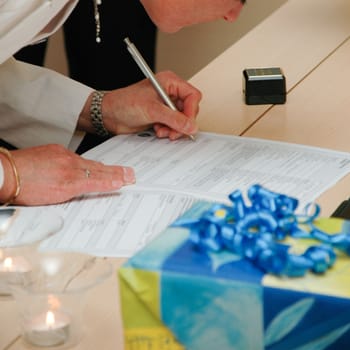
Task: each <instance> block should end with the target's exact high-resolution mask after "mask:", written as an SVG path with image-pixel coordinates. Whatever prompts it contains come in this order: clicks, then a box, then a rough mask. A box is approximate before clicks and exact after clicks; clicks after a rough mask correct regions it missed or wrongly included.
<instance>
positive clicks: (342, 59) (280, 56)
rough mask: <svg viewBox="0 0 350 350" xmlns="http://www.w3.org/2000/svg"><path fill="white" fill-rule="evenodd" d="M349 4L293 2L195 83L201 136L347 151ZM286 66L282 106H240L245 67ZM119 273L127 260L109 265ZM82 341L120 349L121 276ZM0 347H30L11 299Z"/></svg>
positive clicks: (330, 199)
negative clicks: (23, 338) (199, 98)
mask: <svg viewBox="0 0 350 350" xmlns="http://www.w3.org/2000/svg"><path fill="white" fill-rule="evenodd" d="M349 19H350V2H349V1H348V0H332V1H329V0H308V1H305V0H289V1H288V2H287V3H286V4H285V5H284V6H282V7H281V8H280V9H278V10H277V11H275V12H274V13H273V14H272V15H271V16H270V17H268V18H267V19H266V20H265V21H264V22H262V23H261V24H260V25H258V26H257V27H256V28H255V29H254V30H252V31H251V32H249V33H248V34H247V35H245V36H244V37H243V38H242V39H241V40H240V41H238V42H237V43H236V44H234V45H233V46H232V47H231V48H229V49H228V50H226V51H225V52H224V53H223V54H222V55H220V56H219V57H217V58H216V59H215V60H214V61H213V62H211V63H210V64H209V65H208V66H207V67H205V68H204V69H203V70H202V71H200V72H199V73H198V74H196V75H195V76H194V77H193V78H192V79H191V82H192V83H193V84H195V85H196V86H197V87H198V88H200V89H201V90H202V92H203V102H202V105H201V111H200V114H199V118H198V120H199V125H200V128H201V130H204V131H212V132H218V133H224V134H233V135H242V136H247V137H259V138H267V139H273V140H281V141H287V142H294V143H301V144H307V145H313V146H321V147H327V148H332V149H336V150H343V151H347V152H349V151H350V137H349V136H348V135H349V131H348V125H350V117H349V114H350V92H349V91H350V89H349V88H348V81H349V80H350V66H349V60H350V20H349ZM272 66H278V67H281V68H282V69H283V71H284V74H285V75H286V78H287V91H288V95H287V103H286V104H285V105H276V106H270V105H261V106H247V105H245V104H244V103H243V95H242V71H243V69H244V68H257V67H272ZM349 188H350V176H347V177H345V178H344V179H343V180H341V181H340V182H339V183H338V184H337V185H336V186H334V187H333V188H332V189H330V190H329V191H327V192H326V193H324V194H323V195H322V196H321V197H320V198H319V203H320V204H321V206H322V215H324V216H327V215H330V214H331V213H332V211H333V210H334V209H335V207H336V206H337V204H338V203H339V202H340V201H341V200H342V199H343V198H345V197H349V195H350V191H349ZM110 261H111V262H112V264H113V265H114V268H115V270H117V268H118V266H120V264H121V263H122V262H123V259H110ZM84 319H85V324H86V332H85V336H84V338H83V339H82V341H81V342H80V344H79V345H77V346H76V347H75V349H79V350H80V349H81V350H83V349H84V350H90V349H91V350H95V349H104V350H112V349H113V350H114V349H122V348H123V336H122V324H121V316H120V305H119V296H118V285H117V277H116V274H114V275H113V276H111V277H110V278H109V279H108V280H107V281H106V282H104V283H102V284H101V285H99V286H97V287H95V288H94V289H93V290H91V291H90V293H89V295H88V299H87V305H86V308H85V317H84ZM0 324H1V327H0V349H3V350H5V349H6V350H18V349H28V348H27V347H25V346H24V345H23V343H22V341H21V339H20V336H19V329H18V325H17V319H16V308H15V303H14V301H11V300H0Z"/></svg>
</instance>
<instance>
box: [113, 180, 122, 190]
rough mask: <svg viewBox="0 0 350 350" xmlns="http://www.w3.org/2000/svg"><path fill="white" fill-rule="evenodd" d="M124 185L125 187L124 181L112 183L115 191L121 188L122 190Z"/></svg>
mask: <svg viewBox="0 0 350 350" xmlns="http://www.w3.org/2000/svg"><path fill="white" fill-rule="evenodd" d="M123 185H124V183H123V182H122V181H119V180H113V181H112V186H113V188H115V189H119V188H121V187H122V186H123Z"/></svg>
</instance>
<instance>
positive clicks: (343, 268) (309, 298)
mask: <svg viewBox="0 0 350 350" xmlns="http://www.w3.org/2000/svg"><path fill="white" fill-rule="evenodd" d="M210 205H212V204H209V203H206V202H201V203H197V204H196V205H194V206H193V207H192V208H191V209H190V210H189V211H188V212H186V213H185V215H184V217H185V218H186V217H188V218H197V217H200V215H201V214H202V213H203V212H204V211H205V210H207V209H208V208H209V207H210ZM315 224H316V225H318V227H319V228H321V229H322V230H324V231H325V232H328V233H341V232H350V223H349V222H348V221H344V220H342V219H335V218H329V219H318V220H317V222H315ZM188 237H189V232H188V230H187V229H185V228H181V227H169V228H167V229H166V230H165V232H163V233H162V234H160V235H159V236H158V237H157V238H156V239H155V240H154V241H152V242H151V243H150V244H149V245H148V246H147V247H146V248H144V249H143V250H141V251H140V252H138V253H137V254H136V255H135V256H133V257H132V258H131V259H129V260H128V261H127V262H126V263H125V264H124V265H123V266H122V267H121V268H120V269H119V272H118V275H119V285H120V293H121V304H122V316H123V325H124V336H125V337H124V343H125V349H129V350H146V349H147V350H175V349H176V350H178V349H190V350H197V349H198V350H199V349H200V350H205V349H214V350H215V349H220V350H225V349H238V350H255V349H268V350H288V349H293V350H296V349H297V350H313V349H317V350H322V349H330V350H331V349H350V258H349V256H347V255H345V254H343V253H339V252H337V260H336V263H335V265H334V266H333V267H332V268H331V269H330V270H329V271H327V272H326V273H324V274H321V275H318V274H313V273H311V272H308V273H307V275H306V276H305V277H298V278H287V277H277V276H273V275H268V274H265V273H264V272H263V271H262V270H260V269H259V268H257V267H256V266H254V265H253V264H252V262H250V261H248V260H246V259H242V258H241V257H240V256H237V255H235V254H233V253H231V252H228V251H221V252H219V253H206V254H203V253H202V252H199V251H197V250H196V249H194V248H193V244H192V243H191V242H190V241H189V239H188ZM312 244H315V242H312ZM308 245H310V242H308V241H306V240H296V241H293V250H294V251H300V252H302V251H303V250H305V248H306V247H307V246H308Z"/></svg>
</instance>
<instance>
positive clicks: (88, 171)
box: [85, 169, 91, 179]
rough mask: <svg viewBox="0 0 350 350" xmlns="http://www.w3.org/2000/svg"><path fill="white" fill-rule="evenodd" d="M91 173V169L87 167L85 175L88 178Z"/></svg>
mask: <svg viewBox="0 0 350 350" xmlns="http://www.w3.org/2000/svg"><path fill="white" fill-rule="evenodd" d="M90 175H91V172H90V170H89V169H85V177H86V178H87V179H88V178H89V177H90Z"/></svg>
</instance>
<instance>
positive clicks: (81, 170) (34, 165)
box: [0, 145, 135, 205]
mask: <svg viewBox="0 0 350 350" xmlns="http://www.w3.org/2000/svg"><path fill="white" fill-rule="evenodd" d="M11 154H12V157H13V160H14V163H15V164H16V167H17V171H18V174H19V178H20V186H21V190H20V193H19V195H18V197H17V198H16V199H15V201H14V203H13V204H19V205H45V204H55V203H61V202H65V201H67V200H69V199H72V198H74V197H76V196H79V195H82V194H84V193H88V192H106V191H113V190H117V189H119V188H121V187H122V186H125V185H128V184H132V183H134V182H135V175H134V171H133V170H132V169H131V168H129V167H122V166H106V165H103V164H102V163H99V162H95V161H92V160H87V159H84V158H82V157H80V156H78V155H77V154H75V153H73V152H71V151H69V150H67V149H65V148H64V147H63V146H60V145H45V146H38V147H32V148H27V149H22V150H17V151H12V152H11ZM1 160H2V164H3V167H4V174H5V182H4V185H3V187H2V189H1V191H0V199H1V200H2V202H5V201H6V200H7V199H8V196H10V195H11V193H13V191H14V188H15V186H16V183H15V178H14V175H13V172H12V170H11V167H10V164H9V162H8V161H7V160H6V158H1Z"/></svg>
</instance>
